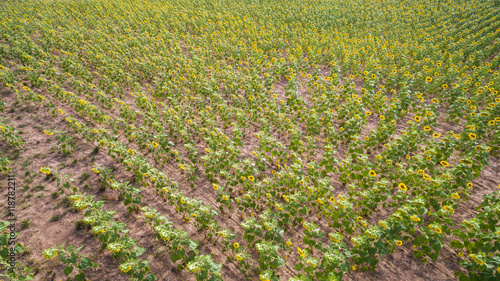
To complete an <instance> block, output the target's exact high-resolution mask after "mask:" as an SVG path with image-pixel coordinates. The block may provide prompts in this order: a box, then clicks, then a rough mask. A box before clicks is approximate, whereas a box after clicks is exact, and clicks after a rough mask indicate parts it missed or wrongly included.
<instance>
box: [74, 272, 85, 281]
mask: <svg viewBox="0 0 500 281" xmlns="http://www.w3.org/2000/svg"><path fill="white" fill-rule="evenodd" d="M75 281H85V273H83V272H80V274H78V275H76V276H75Z"/></svg>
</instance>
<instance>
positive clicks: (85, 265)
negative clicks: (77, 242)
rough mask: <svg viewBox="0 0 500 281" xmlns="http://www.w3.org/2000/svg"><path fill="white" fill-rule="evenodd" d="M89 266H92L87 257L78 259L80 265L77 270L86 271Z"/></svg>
mask: <svg viewBox="0 0 500 281" xmlns="http://www.w3.org/2000/svg"><path fill="white" fill-rule="evenodd" d="M91 266H92V262H91V261H90V259H89V258H87V257H82V258H81V259H80V265H79V266H78V268H79V269H81V270H83V269H87V268H89V267H91Z"/></svg>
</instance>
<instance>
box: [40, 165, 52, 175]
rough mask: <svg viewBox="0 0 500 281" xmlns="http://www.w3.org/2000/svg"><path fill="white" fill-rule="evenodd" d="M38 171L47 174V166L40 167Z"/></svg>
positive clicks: (48, 172) (48, 170) (48, 171)
mask: <svg viewBox="0 0 500 281" xmlns="http://www.w3.org/2000/svg"><path fill="white" fill-rule="evenodd" d="M40 172H42V173H44V174H46V175H48V174H50V169H49V168H48V167H41V168H40Z"/></svg>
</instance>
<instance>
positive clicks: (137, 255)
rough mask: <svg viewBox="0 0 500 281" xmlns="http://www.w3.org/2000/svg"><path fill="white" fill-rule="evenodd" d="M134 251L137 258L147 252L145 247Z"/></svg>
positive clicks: (136, 248)
mask: <svg viewBox="0 0 500 281" xmlns="http://www.w3.org/2000/svg"><path fill="white" fill-rule="evenodd" d="M134 251H135V256H136V257H140V256H141V255H142V254H144V252H146V249H144V248H143V247H135V248H134Z"/></svg>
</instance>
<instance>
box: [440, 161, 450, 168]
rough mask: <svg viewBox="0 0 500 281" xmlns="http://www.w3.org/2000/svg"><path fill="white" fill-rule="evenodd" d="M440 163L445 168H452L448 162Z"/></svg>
mask: <svg viewBox="0 0 500 281" xmlns="http://www.w3.org/2000/svg"><path fill="white" fill-rule="evenodd" d="M439 163H441V165H443V166H445V167H448V166H450V164H448V162H446V161H444V160H443V161H441V162H439Z"/></svg>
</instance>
